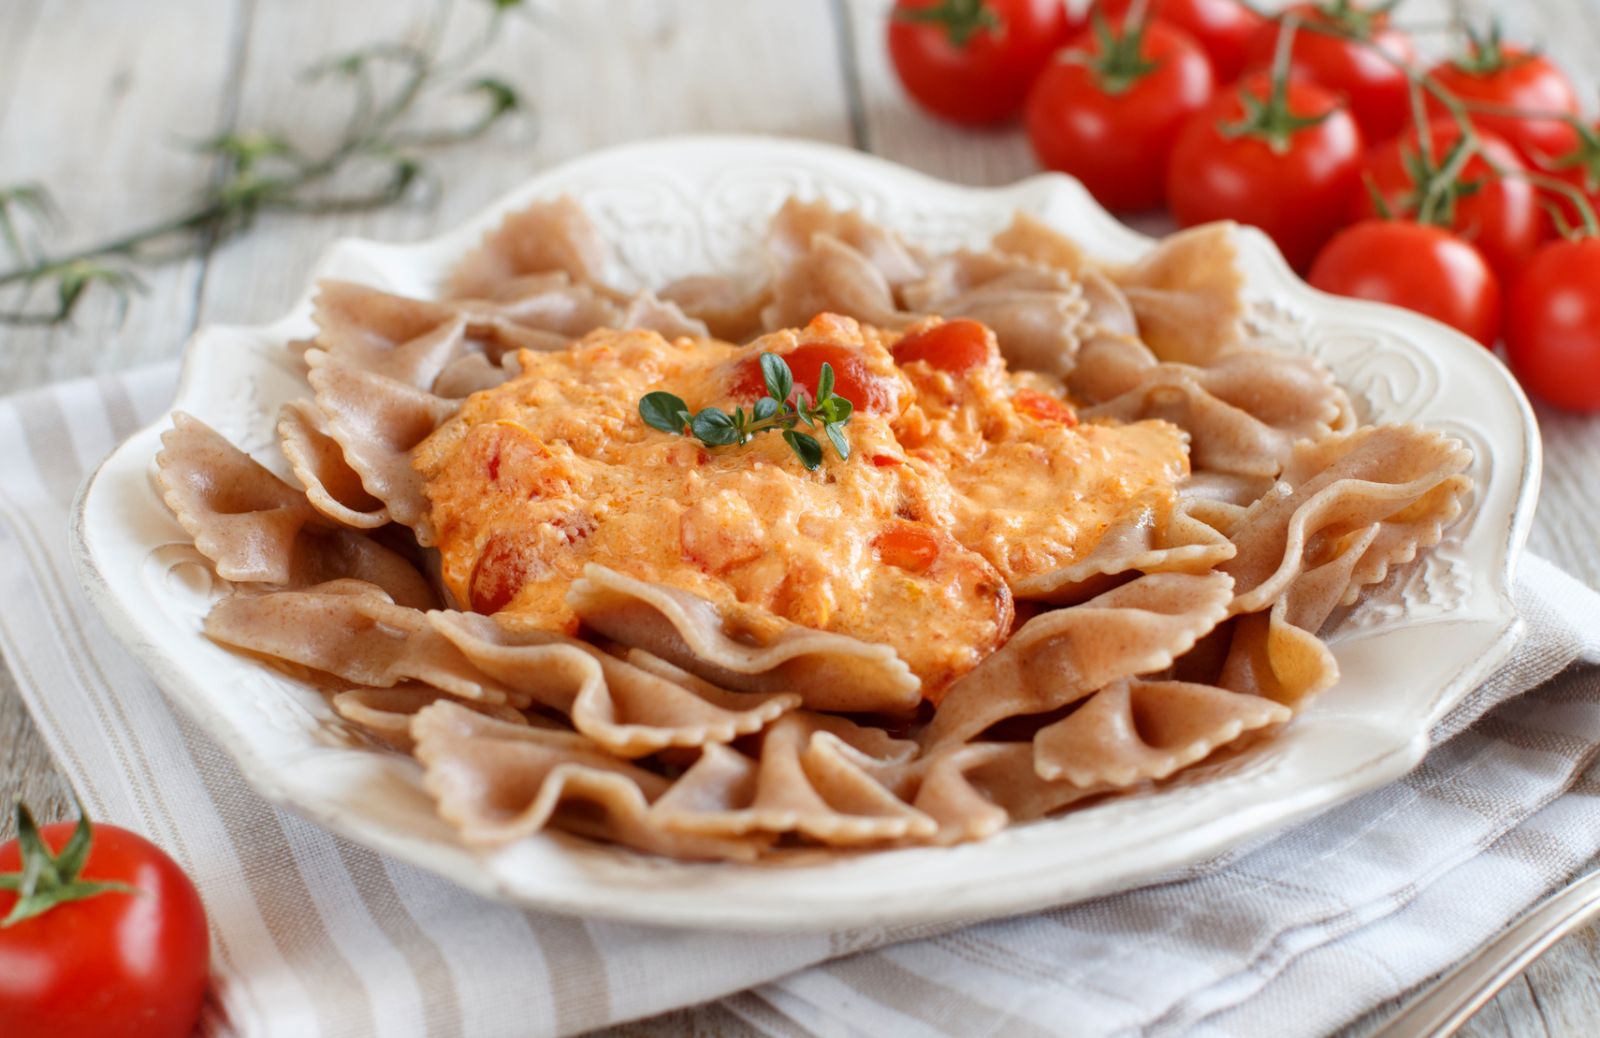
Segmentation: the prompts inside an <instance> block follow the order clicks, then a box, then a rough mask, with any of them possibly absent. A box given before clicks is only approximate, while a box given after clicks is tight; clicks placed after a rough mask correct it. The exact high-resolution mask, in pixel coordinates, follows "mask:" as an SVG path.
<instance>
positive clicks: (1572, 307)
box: [1506, 238, 1600, 411]
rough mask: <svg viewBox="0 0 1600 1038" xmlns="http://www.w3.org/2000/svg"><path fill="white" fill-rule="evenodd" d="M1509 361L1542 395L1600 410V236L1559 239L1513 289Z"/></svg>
mask: <svg viewBox="0 0 1600 1038" xmlns="http://www.w3.org/2000/svg"><path fill="white" fill-rule="evenodd" d="M1506 356H1507V358H1509V359H1510V361H1511V370H1512V371H1514V372H1516V375H1517V379H1518V380H1519V381H1520V382H1521V383H1522V385H1523V388H1525V389H1527V390H1528V391H1529V392H1530V393H1532V394H1534V395H1535V396H1539V397H1542V398H1544V399H1545V400H1548V401H1549V402H1550V403H1552V404H1555V405H1556V406H1558V407H1565V408H1567V409H1569V410H1572V411H1600V239H1596V238H1579V239H1576V240H1572V241H1568V240H1562V241H1555V242H1551V243H1550V244H1548V245H1546V246H1545V247H1544V248H1542V249H1540V250H1539V251H1538V252H1537V253H1536V254H1535V255H1534V257H1533V259H1532V260H1530V261H1529V262H1528V265H1527V266H1526V267H1525V268H1523V271H1522V275H1521V276H1520V277H1518V278H1517V280H1516V281H1515V282H1514V283H1513V284H1512V286H1511V290H1510V293H1509V296H1508V299H1507V303H1506Z"/></svg>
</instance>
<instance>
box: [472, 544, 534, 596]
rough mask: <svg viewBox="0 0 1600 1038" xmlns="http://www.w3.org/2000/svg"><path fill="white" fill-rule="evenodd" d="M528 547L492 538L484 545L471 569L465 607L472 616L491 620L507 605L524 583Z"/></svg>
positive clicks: (526, 574)
mask: <svg viewBox="0 0 1600 1038" xmlns="http://www.w3.org/2000/svg"><path fill="white" fill-rule="evenodd" d="M529 563H530V559H529V555H528V547H527V546H526V545H522V544H519V543H518V542H517V541H516V539H514V538H507V537H503V536H499V535H496V536H494V537H492V538H490V540H489V543H488V544H486V545H484V548H483V554H481V555H479V556H478V562H477V565H475V566H474V567H473V568H472V580H471V582H470V584H469V594H468V598H469V599H470V601H469V602H468V605H470V606H471V607H472V611H473V612H474V613H483V614H484V615H486V616H492V615H494V614H495V613H498V612H499V611H500V610H502V609H504V608H505V607H506V606H508V605H510V604H511V600H512V599H513V598H516V597H517V592H518V591H521V590H522V585H523V584H524V583H526V581H527V579H528V571H529Z"/></svg>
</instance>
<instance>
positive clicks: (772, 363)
mask: <svg viewBox="0 0 1600 1038" xmlns="http://www.w3.org/2000/svg"><path fill="white" fill-rule="evenodd" d="M760 363H761V378H762V380H763V381H765V382H766V384H767V395H768V396H770V397H772V399H773V400H775V401H777V402H778V403H780V404H784V403H788V401H789V396H790V394H792V393H793V392H794V374H793V373H792V372H790V370H789V365H788V364H787V363H786V362H785V361H784V359H783V358H782V357H780V356H778V355H777V354H776V353H763V354H762V355H761V361H760Z"/></svg>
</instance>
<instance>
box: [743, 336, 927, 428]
mask: <svg viewBox="0 0 1600 1038" xmlns="http://www.w3.org/2000/svg"><path fill="white" fill-rule="evenodd" d="M783 359H784V361H785V362H786V363H787V364H788V365H789V371H790V373H791V374H793V376H794V385H795V388H796V389H802V390H804V391H805V392H806V393H807V395H809V396H812V397H815V396H816V393H817V382H818V380H819V379H821V377H822V365H824V364H827V365H828V366H830V367H831V368H833V392H834V395H835V396H842V397H844V398H845V399H846V400H848V401H850V404H851V406H852V407H853V408H855V409H856V410H857V411H869V412H873V413H877V414H884V413H887V412H890V411H893V410H894V409H895V403H896V390H895V386H894V384H893V383H892V382H890V381H889V380H888V379H885V378H883V377H882V376H881V375H875V374H873V372H872V370H871V369H870V368H868V367H867V362H866V361H864V360H862V359H861V354H859V353H857V352H856V351H855V350H853V349H850V348H849V347H848V346H835V345H832V344H831V343H824V342H807V343H801V344H800V345H799V346H796V347H795V348H794V349H793V350H791V351H790V352H788V353H785V354H784V355H783ZM732 394H733V396H734V398H735V399H737V400H759V399H760V398H762V397H764V396H766V395H767V384H766V380H765V379H764V378H763V377H762V374H761V362H760V358H759V357H758V356H756V355H752V356H749V357H747V358H745V359H744V360H742V361H740V362H739V366H738V367H737V368H736V369H735V373H734V379H733V386H732Z"/></svg>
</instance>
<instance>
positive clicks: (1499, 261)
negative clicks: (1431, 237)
mask: <svg viewBox="0 0 1600 1038" xmlns="http://www.w3.org/2000/svg"><path fill="white" fill-rule="evenodd" d="M1477 138H1478V143H1479V147H1480V149H1481V153H1480V154H1479V155H1477V156H1474V157H1473V158H1471V159H1469V160H1468V161H1467V163H1466V165H1465V166H1463V167H1462V169H1461V173H1460V175H1459V176H1457V177H1456V178H1455V180H1454V181H1453V182H1452V183H1450V184H1448V185H1445V186H1444V188H1443V191H1442V193H1436V194H1435V197H1436V198H1439V199H1440V200H1441V202H1440V203H1439V204H1438V205H1437V209H1436V212H1437V215H1438V217H1439V219H1438V221H1437V222H1439V223H1440V225H1441V226H1447V227H1449V228H1450V229H1451V230H1452V231H1455V232H1456V233H1457V234H1459V235H1460V236H1461V237H1463V238H1465V239H1467V240H1468V241H1470V242H1472V244H1474V245H1476V246H1477V247H1478V251H1479V252H1481V253H1483V258H1484V259H1486V260H1488V261H1489V266H1490V267H1492V268H1493V269H1494V272H1495V274H1497V275H1498V276H1499V277H1500V278H1501V279H1502V280H1503V281H1504V282H1505V283H1506V284H1510V279H1511V278H1512V277H1513V276H1515V274H1516V272H1517V271H1518V270H1519V269H1521V267H1522V265H1523V264H1524V263H1526V262H1527V261H1528V257H1529V256H1532V255H1533V251H1534V250H1535V249H1537V248H1538V247H1539V242H1540V239H1541V238H1542V237H1543V235H1544V228H1543V218H1542V214H1541V212H1540V209H1539V192H1538V191H1537V190H1536V189H1535V188H1534V186H1533V185H1532V184H1530V183H1529V182H1528V181H1526V180H1522V179H1519V178H1517V177H1502V176H1500V175H1499V174H1498V173H1496V172H1495V167H1497V166H1498V167H1500V168H1503V169H1508V170H1521V169H1523V168H1524V167H1523V164H1522V160H1521V159H1519V158H1518V157H1517V153H1516V152H1515V151H1514V150H1512V148H1511V145H1509V144H1507V143H1506V142H1505V141H1503V140H1501V139H1500V138H1499V137H1496V136H1495V135H1494V134H1492V133H1488V132H1487V131H1482V130H1480V131H1478V134H1477ZM1421 140H1422V137H1421V134H1419V133H1418V132H1417V131H1416V130H1415V129H1412V130H1411V131H1409V132H1408V133H1405V134H1402V135H1401V136H1399V137H1396V138H1395V139H1393V140H1391V141H1388V142H1387V143H1384V144H1380V145H1378V146H1377V147H1376V148H1373V149H1372V150H1371V151H1369V152H1367V157H1366V159H1365V161H1364V162H1363V163H1362V180H1363V182H1364V184H1365V185H1367V186H1368V187H1370V188H1371V189H1372V190H1375V191H1377V193H1378V194H1379V195H1380V196H1382V198H1383V201H1384V204H1385V206H1387V208H1388V210H1389V212H1390V213H1391V214H1392V215H1394V216H1403V217H1406V218H1408V219H1411V218H1415V217H1416V215H1417V207H1418V205H1419V204H1420V202H1421V198H1422V196H1423V194H1424V193H1426V192H1427V191H1428V189H1429V187H1430V181H1431V179H1432V178H1433V176H1434V175H1435V174H1436V173H1437V171H1438V169H1439V167H1440V165H1441V164H1442V163H1443V162H1444V161H1445V159H1446V157H1447V156H1448V155H1449V154H1450V150H1451V148H1453V147H1455V145H1456V143H1457V142H1458V141H1459V140H1461V127H1460V126H1459V124H1457V122H1456V121H1455V120H1454V119H1449V118H1440V119H1434V120H1432V121H1431V122H1429V123H1428V141H1429V145H1430V151H1431V161H1430V159H1429V158H1425V157H1424V155H1423V151H1422V146H1421ZM1485 156H1486V157H1487V161H1486V160H1485ZM1355 197H1356V204H1355V207H1354V208H1355V213H1354V216H1355V219H1357V220H1364V219H1368V218H1371V217H1375V216H1380V215H1382V214H1381V213H1380V212H1379V211H1378V207H1377V204H1376V203H1375V202H1374V201H1373V198H1372V192H1371V191H1369V190H1363V191H1358V192H1356V196H1355Z"/></svg>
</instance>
